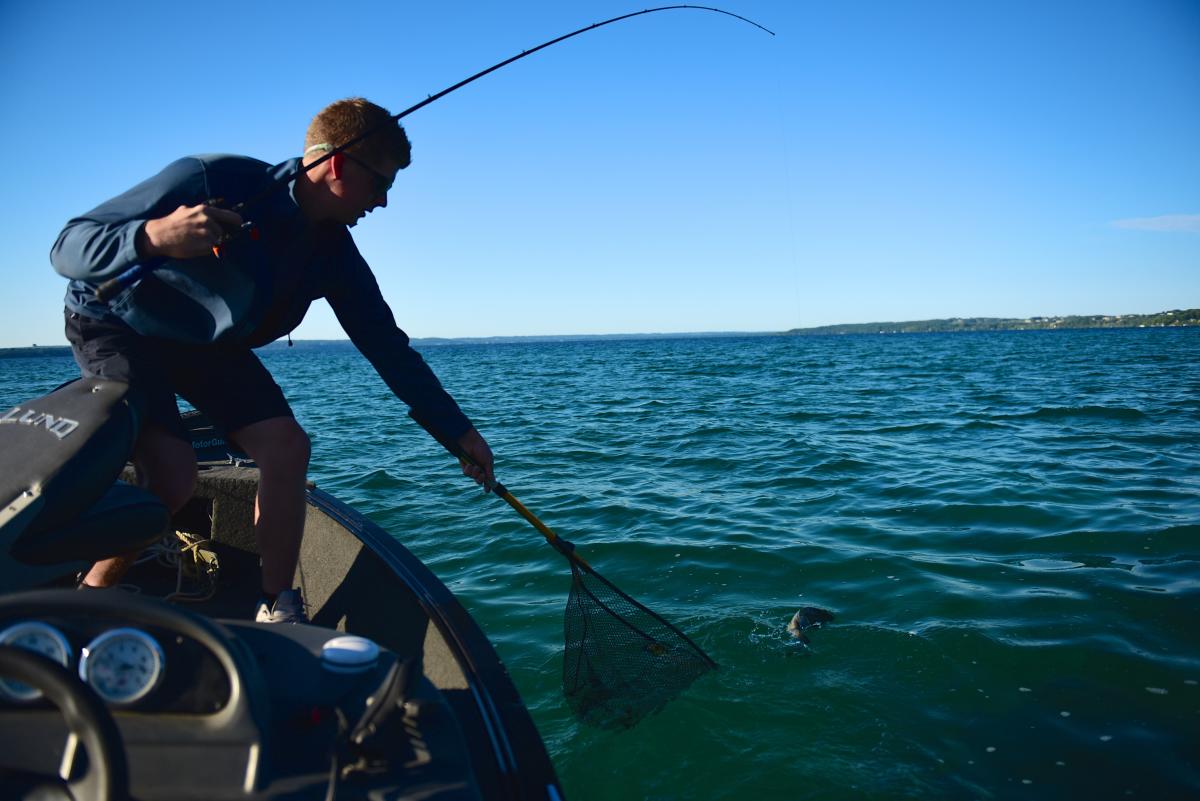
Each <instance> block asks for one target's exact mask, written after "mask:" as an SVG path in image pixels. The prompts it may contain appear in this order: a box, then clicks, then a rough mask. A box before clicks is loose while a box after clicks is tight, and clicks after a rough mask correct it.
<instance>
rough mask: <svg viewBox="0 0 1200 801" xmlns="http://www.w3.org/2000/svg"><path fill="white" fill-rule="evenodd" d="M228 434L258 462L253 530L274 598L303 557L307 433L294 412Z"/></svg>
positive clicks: (266, 587) (266, 589)
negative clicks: (290, 415)
mask: <svg viewBox="0 0 1200 801" xmlns="http://www.w3.org/2000/svg"><path fill="white" fill-rule="evenodd" d="M229 436H230V439H232V440H233V441H234V442H236V443H237V444H238V445H240V446H241V447H242V449H243V450H245V451H246V453H247V454H249V455H250V458H251V459H253V460H254V461H255V462H256V463H257V464H258V470H259V478H258V496H257V497H256V498H255V499H254V531H255V534H256V536H257V537H258V551H259V554H260V555H261V557H262V589H263V592H264V593H265V594H266V595H267V596H271V597H273V596H276V595H278V594H279V593H281V592H283V591H284V590H290V589H291V588H292V578H293V577H294V576H295V574H296V563H297V562H298V561H299V560H300V539H301V537H302V536H303V535H304V484H305V479H306V478H307V476H308V457H309V454H310V447H311V446H310V443H309V439H308V435H307V434H305V433H304V429H302V428H301V427H300V425H299V424H298V423H297V422H296V421H295V420H294V419H292V418H291V417H272V418H270V419H268V420H262V421H260V422H257V423H251V424H250V425H248V426H245V427H244V428H240V429H238V430H237V431H233V432H230V434H229Z"/></svg>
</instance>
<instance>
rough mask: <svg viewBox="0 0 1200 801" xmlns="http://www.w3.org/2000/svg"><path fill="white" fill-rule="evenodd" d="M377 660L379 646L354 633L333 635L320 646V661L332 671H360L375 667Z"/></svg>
mask: <svg viewBox="0 0 1200 801" xmlns="http://www.w3.org/2000/svg"><path fill="white" fill-rule="evenodd" d="M378 660H379V646H378V645H377V644H376V643H375V642H374V641H373V640H368V639H367V638H366V637H359V636H356V635H354V634H347V635H344V636H342V637H334V638H333V639H332V640H329V641H328V642H326V643H325V645H323V646H322V647H321V662H322V663H323V665H324V666H325V669H326V670H331V671H333V672H334V673H361V672H363V671H365V670H370V669H371V668H373V667H375V663H376V662H377V661H378Z"/></svg>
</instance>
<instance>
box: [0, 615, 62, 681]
mask: <svg viewBox="0 0 1200 801" xmlns="http://www.w3.org/2000/svg"><path fill="white" fill-rule="evenodd" d="M0 644H3V645H12V646H15V647H17V648H24V649H26V650H27V651H33V652H34V653H35V654H41V655H42V656H45V657H49V658H50V659H53V660H54V661H55V662H57V663H58V664H60V665H62V666H63V667H67V665H68V664H69V663H70V661H71V646H70V645H69V644H68V643H67V638H66V637H64V636H63V635H62V632H61V631H59V630H58V629H56V628H54V627H53V626H50V625H48V624H46V623H40V622H38V621H36V620H30V621H26V622H24V623H15V624H13V625H11V626H9V627H8V628H6V629H5V630H4V631H0ZM0 695H2V696H4V697H5V698H8V699H10V700H12V701H32V700H34V699H35V698H40V697H41V696H42V691H41V690H38V689H35V688H33V687H30V686H29V685H28V684H22V683H21V682H19V681H11V680H9V679H0Z"/></svg>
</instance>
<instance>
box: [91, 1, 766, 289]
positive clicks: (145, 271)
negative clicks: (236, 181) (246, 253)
mask: <svg viewBox="0 0 1200 801" xmlns="http://www.w3.org/2000/svg"><path fill="white" fill-rule="evenodd" d="M680 9H690V10H694V11H709V12H712V13H715V14H724V15H725V16H727V17H733V18H734V19H736V20H740V21H741V22H745V23H747V24H749V25H753V26H754V27H755V28H758V29H759V30H761V31H764V32H766V33H769V34H771V35H772V36H774V35H775V32H774V31H772V30H769V29H767V28H764V27H763V26H762V25H759V24H758V23H757V22H755V21H754V20H752V19H747V18H746V17H743V16H741V15H739V14H734V13H733V12H732V11H725V10H724V9H721V8H713V7H712V6H693V5H674V6H659V7H658V8H648V9H645V10H643V11H634V12H631V13H629V14H622V15H621V16H619V17H613V18H612V19H606V20H604V21H603V22H596V23H593V24H591V25H587V26H585V27H583V28H580V29H579V30H576V31H571V32H570V33H568V34H564V35H562V36H559V37H557V38H554V39H551V40H550V41H548V42H543V43H542V44H540V45H538V46H537V47H534V48H531V49H529V50H522V51H521V52H520V53H518V54H517V55H515V56H512V57H511V58H507V59H505V60H504V61H501V62H500V63H498V64H493V65H492V66H490V67H488V68H487V69H485V70H481V71H479V72H477V73H475V74H474V75H472V76H471V77H469V78H465V79H463V80H461V81H459V82H458V83H456V84H454V85H453V86H448V87H446V88H445V89H443V90H442V91H440V92H438V93H437V94H432V95H429V96H428V97H426V98H425V99H424V100H422V101H421V102H419V103H416V104H414V105H412V106H409V107H408V108H406V109H404V111H401V112H400V113H399V114H393V115H391V117H390V118H389V119H388V120H387V121H386V122H384V123H381V124H379V125H376V126H373V127H371V128H368V129H367V130H366V131H364V132H362V133H361V134H359V135H358V136H356V137H354V138H352V139H350V140H349V141H347V142H343V143H342V144H341V145H338V146H337V147H335V148H333V149H332V150H329V151H328V152H327V153H326V154H325V155H324V156H321V157H320V158H319V159H316V160H315V161H313V162H311V163H309V164H307V165H303V166H301V167H299V168H297V169H296V170H295V171H294V172H289V173H285V174H284V175H281V176H280V177H278V178H276V179H275V180H273V181H272V182H271V183H269V184H268V185H267V186H266V187H265V188H264V189H263V190H262V191H260V192H259V193H258V194H256V195H254V196H252V197H251V198H250V199H248V200H244V201H242V202H240V203H238V204H237V205H236V206H234V207H233V208H232V211H235V212H238V213H239V214H241V216H242V217H243V219H244V218H245V216H246V215H245V214H242V212H244V211H246V210H249V209H253V208H254V207H255V206H257V205H258V204H259V203H261V202H262V201H263V200H264V199H265V198H267V197H270V196H271V195H272V194H273V193H275V192H276V191H278V190H279V189H281V188H282V187H284V186H286V185H288V184H290V183H291V182H292V181H295V180H296V179H297V178H299V177H300V176H301V175H303V174H304V173H306V172H308V171H309V170H311V169H313V168H314V167H316V166H317V165H318V164H323V163H325V162H326V161H328V160H329V159H331V158H333V157H334V156H336V155H338V154H339V153H342V152H344V151H346V150H347V149H348V148H351V147H353V146H355V145H357V144H358V143H359V142H362V141H363V140H364V139H366V138H367V137H369V136H372V135H374V134H376V133H378V132H379V131H381V130H383V129H384V127H386V126H388V125H391V124H393V123H396V122H399V121H400V120H402V119H404V118H405V117H407V116H408V115H409V114H412V113H413V112H414V111H417V110H419V109H422V108H424V107H425V106H428V105H429V104H430V103H432V102H434V101H436V100H440V99H441V98H443V97H445V96H446V95H448V94H450V93H451V92H454V91H456V90H458V89H461V88H463V87H464V86H466V85H467V84H469V83H473V82H474V81H477V80H479V79H480V78H482V77H483V76H485V75H488V74H490V73H493V72H495V71H496V70H498V69H502V68H503V67H507V66H508V65H509V64H512V63H513V62H515V61H520V60H521V59H523V58H525V57H527V56H532V55H533V54H534V53H536V52H538V51H539V50H544V49H546V48H547V47H550V46H551V45H556V44H558V43H559V42H563V41H566V40H567V39H570V38H572V37H574V36H579V35H580V34H583V33H587V32H588V31H594V30H596V29H597V28H603V27H604V26H605V25H612V24H613V23H614V22H620V21H622V20H626V19H632V18H633V17H640V16H642V15H644V14H654V13H656V12H659V11H676V10H680ZM255 230H256V227H255V225H254V223H253V222H251V221H249V220H245V221H244V222H243V223H242V225H241V228H240V230H239V231H238V232H237V233H236V234H234V235H233V236H239V235H241V234H246V233H249V234H251V235H253V233H254V232H255ZM233 236H230V237H226V238H225V239H224V240H223V242H227V241H229V240H230V239H231V238H233ZM214 252H215V253H216V255H218V256H219V255H220V252H219V244H218V247H217V248H214ZM163 263H164V262H161V261H158V262H152V263H142V264H135V265H134V266H133V267H131V268H129V269H128V270H126V271H125V272H123V273H121V274H120V275H118V276H117V277H116V278H112V279H109V280H108V281H105V282H104V283H102V284H100V286H99V287H97V288H96V297H97V298H98V299H99V300H101V301H105V302H107V301H109V300H111V299H112V298H113V297H115V296H116V295H117V293H119V292H121V291H122V290H123V289H126V288H127V287H129V286H131V285H132V284H133V283H135V282H136V281H139V280H141V279H142V278H145V277H146V276H148V275H150V274H151V273H153V272H154V271H155V270H156V269H158V267H160V266H161V265H162V264H163Z"/></svg>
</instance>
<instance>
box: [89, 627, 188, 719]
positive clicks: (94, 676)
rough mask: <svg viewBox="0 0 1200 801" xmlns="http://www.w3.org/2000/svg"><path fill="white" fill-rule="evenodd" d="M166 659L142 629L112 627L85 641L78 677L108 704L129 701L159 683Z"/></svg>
mask: <svg viewBox="0 0 1200 801" xmlns="http://www.w3.org/2000/svg"><path fill="white" fill-rule="evenodd" d="M166 664H167V660H166V657H165V656H164V655H163V650H162V647H161V646H160V645H159V644H158V643H157V642H156V641H155V640H154V638H153V637H151V636H150V635H149V634H147V633H146V632H144V631H139V630H138V629H112V630H110V631H106V632H104V633H103V634H101V635H100V636H99V637H97V638H96V639H94V640H92V641H91V642H90V643H88V645H87V647H86V648H84V649H83V656H82V657H80V659H79V677H80V678H81V679H83V680H84V681H85V682H87V683H88V685H89V686H90V687H91V688H92V689H93V690H95V691H96V694H97V695H99V696H100V697H101V698H103V699H104V700H105V701H107V702H108V703H110V704H116V705H123V704H132V703H133V702H134V701H137V700H138V699H140V698H143V697H145V695H146V694H147V693H149V692H150V691H151V690H153V689H154V688H155V687H157V686H158V683H159V682H160V681H161V680H162V676H163V670H164V669H165V668H166Z"/></svg>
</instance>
